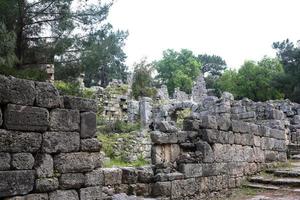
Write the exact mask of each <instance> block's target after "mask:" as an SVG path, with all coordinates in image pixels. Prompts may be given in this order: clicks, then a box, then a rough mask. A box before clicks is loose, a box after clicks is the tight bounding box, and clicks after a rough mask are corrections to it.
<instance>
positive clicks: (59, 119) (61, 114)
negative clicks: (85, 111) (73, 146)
mask: <svg viewBox="0 0 300 200" xmlns="http://www.w3.org/2000/svg"><path fill="white" fill-rule="evenodd" d="M79 122H80V115H79V111H78V110H66V109H54V110H52V111H51V112H50V130H52V131H78V130H79Z"/></svg>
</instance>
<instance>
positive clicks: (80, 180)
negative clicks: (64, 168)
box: [59, 173, 85, 189]
mask: <svg viewBox="0 0 300 200" xmlns="http://www.w3.org/2000/svg"><path fill="white" fill-rule="evenodd" d="M84 181H85V177H84V175H83V174H82V173H68V174H62V175H61V177H60V178H59V185H60V187H61V188H62V189H78V188H81V187H82V186H83V185H84Z"/></svg>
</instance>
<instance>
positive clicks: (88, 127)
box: [80, 112, 96, 138]
mask: <svg viewBox="0 0 300 200" xmlns="http://www.w3.org/2000/svg"><path fill="white" fill-rule="evenodd" d="M95 134H96V113H94V112H84V113H81V114H80V137H81V138H92V137H94V136H95Z"/></svg>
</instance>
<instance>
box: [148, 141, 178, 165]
mask: <svg viewBox="0 0 300 200" xmlns="http://www.w3.org/2000/svg"><path fill="white" fill-rule="evenodd" d="M151 151H152V153H151V156H152V162H153V164H161V163H168V162H174V161H175V160H176V159H177V158H178V156H179V154H180V146H179V145H178V144H165V145H152V149H151Z"/></svg>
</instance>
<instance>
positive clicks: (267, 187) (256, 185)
mask: <svg viewBox="0 0 300 200" xmlns="http://www.w3.org/2000/svg"><path fill="white" fill-rule="evenodd" d="M244 186H246V187H250V188H256V189H264V190H279V189H280V187H278V186H274V185H267V184H261V183H247V184H245V185H244Z"/></svg>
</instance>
